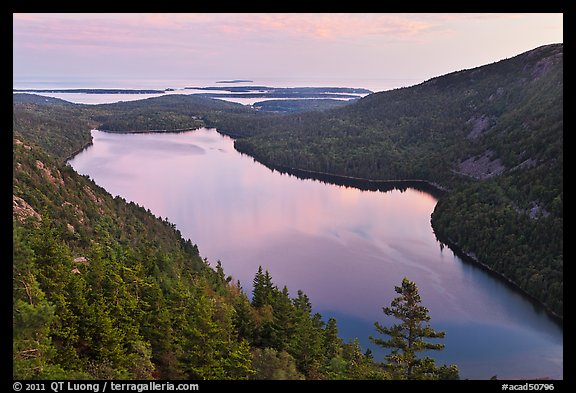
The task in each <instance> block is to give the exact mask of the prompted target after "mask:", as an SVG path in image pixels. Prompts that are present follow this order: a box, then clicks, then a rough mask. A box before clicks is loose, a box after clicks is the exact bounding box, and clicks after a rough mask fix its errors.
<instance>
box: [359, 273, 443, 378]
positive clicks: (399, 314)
mask: <svg viewBox="0 0 576 393" xmlns="http://www.w3.org/2000/svg"><path fill="white" fill-rule="evenodd" d="M395 290H396V292H397V293H398V294H400V296H399V297H396V298H394V300H392V303H391V304H390V307H384V308H383V310H384V314H386V315H389V316H393V317H395V318H397V319H399V320H401V321H402V323H400V324H398V325H393V326H392V327H390V328H388V327H385V326H382V325H380V324H379V323H378V322H375V323H374V325H375V327H376V331H377V332H378V333H380V334H385V335H387V336H390V339H388V340H384V339H380V338H374V337H372V336H370V339H371V340H372V341H373V342H374V343H375V344H377V345H380V346H382V347H384V348H390V349H391V350H392V352H391V353H390V354H389V355H388V356H386V359H387V360H388V361H389V364H388V366H389V367H390V368H391V369H392V371H393V373H394V374H396V376H397V377H399V378H401V379H431V378H432V379H436V378H438V369H437V368H436V366H435V365H434V360H433V359H431V358H429V357H425V358H418V356H417V353H418V352H422V351H427V350H436V351H438V350H442V349H444V344H439V343H432V342H428V341H425V339H428V338H431V339H436V338H444V336H445V333H444V332H436V331H435V330H434V329H432V327H430V324H429V321H430V316H429V315H428V309H427V308H426V307H424V306H422V305H421V299H420V294H419V293H418V287H417V286H416V284H415V283H414V282H412V281H410V280H408V279H407V278H406V277H404V279H403V280H402V286H400V287H395Z"/></svg>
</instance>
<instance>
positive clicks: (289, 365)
mask: <svg viewBox="0 0 576 393" xmlns="http://www.w3.org/2000/svg"><path fill="white" fill-rule="evenodd" d="M252 367H254V369H255V370H256V373H255V374H254V375H253V376H252V377H251V379H273V380H301V379H304V376H303V375H302V374H301V373H299V372H298V370H297V369H296V363H295V362H294V358H293V357H292V356H290V354H288V353H287V352H285V351H281V352H278V351H277V350H275V349H273V348H264V349H260V348H255V349H254V350H253V351H252Z"/></svg>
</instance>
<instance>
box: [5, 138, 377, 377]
mask: <svg viewBox="0 0 576 393" xmlns="http://www.w3.org/2000/svg"><path fill="white" fill-rule="evenodd" d="M20 137H21V138H22V139H21V140H19V142H20V143H16V142H15V143H14V183H13V184H14V187H13V192H14V198H15V200H18V201H19V202H18V203H19V205H18V208H15V209H14V221H13V222H14V224H13V225H14V231H13V244H14V253H13V282H14V285H13V328H14V341H13V349H14V358H13V366H14V374H13V376H14V378H22V379H51V378H56V379H155V378H163V379H248V378H252V379H255V378H256V379H260V378H262V379H266V378H284V379H302V378H307V379H327V378H338V379H350V378H356V377H358V378H365V377H366V378H368V377H370V378H380V377H382V378H384V377H386V376H387V375H386V374H385V373H383V372H382V371H381V369H380V367H379V366H378V365H376V364H374V363H373V362H372V359H370V358H368V357H366V356H364V355H363V354H362V352H361V350H360V348H359V346H358V347H357V349H356V351H355V352H354V353H355V354H354V356H352V355H350V356H348V355H347V349H346V345H345V344H343V343H342V341H341V339H340V338H339V337H338V328H337V323H336V320H334V319H329V320H328V323H324V322H323V320H322V317H321V316H320V314H317V313H316V314H315V313H313V308H312V304H311V302H310V299H309V298H308V296H307V295H306V294H305V293H304V292H302V291H298V294H297V296H296V297H295V298H291V297H290V295H289V292H288V289H287V288H286V287H284V288H283V289H282V290H280V289H278V287H277V286H276V285H274V283H273V281H272V277H271V275H270V273H269V272H268V271H264V272H263V271H262V269H261V268H260V269H259V270H258V272H257V273H256V275H255V278H254V288H253V299H252V303H251V302H250V301H249V300H248V297H247V295H246V294H245V293H244V291H243V290H242V288H241V287H240V285H239V284H238V285H236V284H232V279H231V277H227V276H226V275H225V273H224V269H223V267H222V264H221V263H220V262H219V261H218V262H217V263H216V267H215V268H211V267H210V266H209V263H208V261H206V260H202V259H201V258H200V256H199V254H198V249H197V247H196V246H195V245H193V244H192V243H191V241H190V240H184V239H182V238H181V235H180V232H179V231H178V230H177V229H176V228H175V226H174V225H173V224H171V223H169V222H168V221H167V220H161V219H159V218H157V217H154V216H152V215H151V214H150V212H149V211H146V210H145V209H143V208H142V207H140V206H138V205H136V204H134V203H126V201H124V200H123V199H122V198H119V197H116V198H112V197H111V196H110V195H109V194H108V193H107V192H106V191H105V190H104V189H102V188H100V187H98V186H97V185H96V184H95V183H94V182H93V181H91V180H90V179H88V178H87V177H85V176H80V175H78V174H76V173H75V172H74V171H73V170H72V169H71V168H70V167H68V166H64V165H63V164H61V163H60V162H59V160H57V159H56V158H55V157H53V156H51V155H49V154H47V153H46V152H45V151H43V149H42V148H40V147H39V146H37V145H36V144H34V143H32V142H30V141H28V140H27V139H25V138H23V137H22V136H20ZM18 198H19V199H18ZM15 206H16V205H15ZM348 352H349V351H348ZM352 363H353V364H352Z"/></svg>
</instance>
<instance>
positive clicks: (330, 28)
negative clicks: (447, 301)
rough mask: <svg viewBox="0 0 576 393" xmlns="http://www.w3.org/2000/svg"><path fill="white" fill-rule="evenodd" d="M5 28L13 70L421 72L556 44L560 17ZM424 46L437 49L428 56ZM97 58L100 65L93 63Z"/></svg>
mask: <svg viewBox="0 0 576 393" xmlns="http://www.w3.org/2000/svg"><path fill="white" fill-rule="evenodd" d="M13 33H14V34H13V37H14V38H13V54H14V69H15V74H17V73H23V74H38V73H41V71H42V69H45V70H46V72H48V71H49V70H55V69H59V70H61V72H64V70H66V69H67V68H68V67H71V68H74V69H81V68H83V67H84V68H85V69H86V72H87V73H90V74H93V73H105V72H111V71H112V69H111V68H112V67H114V72H117V73H122V72H128V71H126V70H130V71H129V72H132V69H133V66H131V65H130V64H131V63H138V64H139V69H140V70H142V71H144V70H145V69H146V64H147V63H154V68H153V69H152V68H151V69H150V73H152V72H158V71H159V70H160V69H162V64H161V63H162V61H164V63H165V64H166V66H165V70H166V72H170V73H175V72H177V73H180V74H185V73H189V72H191V71H193V72H194V73H196V74H198V73H202V74H206V73H211V74H214V73H217V74H219V75H224V74H226V75H229V74H231V73H238V74H246V73H247V72H252V73H259V74H263V73H265V74H267V75H285V74H286V73H291V74H299V75H303V74H306V73H309V74H319V73H320V74H324V73H325V72H329V73H330V74H333V75H338V74H345V73H347V74H353V73H355V74H356V75H360V76H366V75H369V74H370V75H372V76H373V77H376V76H378V75H377V74H384V75H386V76H388V77H394V76H398V75H399V74H402V73H407V72H410V73H412V74H414V77H422V76H436V75H437V73H438V72H444V71H445V72H449V71H452V70H454V69H459V68H462V67H466V66H471V65H474V64H475V65H481V64H482V63H484V62H490V61H495V60H498V59H499V58H501V56H502V55H503V54H504V56H511V55H514V54H518V53H520V52H522V51H525V50H528V49H532V48H533V47H535V46H538V45H542V44H546V43H552V42H561V41H562V15H561V14H541V15H538V14H380V13H368V14H362V13H353V14H339V13H308V14H307V13H302V14H300V13H288V14H280V13H257V14H248V13H238V14H226V13H208V14H203V13H199V14H13ZM494 37H497V38H498V39H495V38H494ZM487 40H489V41H487ZM474 46H478V47H482V48H483V51H474V49H473V48H474ZM487 48H489V49H487ZM433 53H436V54H441V56H437V58H435V59H433V60H434V61H433V62H430V60H431V57H432V54H433ZM103 58H107V59H109V62H108V63H105V62H103V61H102V59H103ZM422 58H426V59H427V60H428V63H427V64H423V63H422V60H421V59H422ZM96 59H98V60H99V65H100V67H101V68H100V69H98V70H92V69H91V67H90V64H91V62H94V61H95V60H96ZM401 62H403V63H402V64H403V65H401ZM417 63H420V64H418V67H420V69H421V70H422V71H416V70H415V69H416V64H417ZM423 66H427V67H428V69H427V70H423V69H422V67H423ZM124 67H127V68H126V69H124ZM123 70H124V71H123ZM417 74H418V75H417ZM435 74H436V75H435ZM402 76H405V75H402Z"/></svg>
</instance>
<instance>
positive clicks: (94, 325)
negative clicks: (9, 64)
mask: <svg viewBox="0 0 576 393" xmlns="http://www.w3.org/2000/svg"><path fill="white" fill-rule="evenodd" d="M309 109H310V110H302V108H298V109H297V110H295V111H293V112H289V113H276V112H267V111H264V110H258V109H255V108H251V107H247V106H244V105H240V104H234V103H230V102H226V101H221V100H217V99H210V98H205V97H199V96H187V95H165V96H162V97H158V98H151V99H145V100H139V101H130V102H119V103H115V104H101V105H81V104H72V103H69V102H66V101H63V100H59V99H53V98H47V97H42V96H38V95H33V94H23V93H18V94H14V95H13V197H12V198H13V276H12V279H13V329H14V335H13V377H14V378H15V379H406V378H409V379H454V378H457V367H456V366H454V365H450V366H445V365H444V366H439V367H437V366H436V365H435V364H434V362H433V361H431V360H426V359H420V360H418V359H417V358H416V354H415V353H410V352H407V351H402V350H401V349H402V348H405V346H404V347H403V345H404V344H403V343H401V342H398V341H396V342H394V337H393V335H391V338H390V340H384V339H382V338H376V339H375V342H376V343H379V344H382V345H384V346H386V345H389V346H388V347H389V348H390V346H393V345H397V347H396V349H397V350H398V351H397V352H392V355H391V357H389V358H388V359H374V358H373V357H372V356H371V354H370V353H369V351H368V352H366V351H364V350H363V349H362V348H361V347H360V345H359V342H358V340H352V341H348V342H345V341H343V340H342V339H341V338H340V337H339V336H338V327H337V321H336V320H335V319H333V318H330V316H322V315H319V314H318V313H315V312H314V309H313V305H312V301H313V299H309V298H308V297H307V295H306V294H305V293H303V292H302V291H299V290H297V289H296V290H295V289H290V290H289V289H288V288H286V287H284V288H278V287H277V286H276V285H275V284H274V282H273V280H272V274H271V273H270V272H268V271H266V270H265V269H260V270H258V271H257V272H254V274H255V276H254V281H253V283H251V284H252V287H251V288H243V287H242V286H241V285H240V283H239V282H236V281H234V279H233V278H232V277H229V276H227V275H226V274H225V271H224V267H223V266H222V264H221V263H220V262H219V261H208V260H205V259H203V258H202V257H201V250H198V247H197V246H196V245H195V244H194V243H193V242H192V241H193V239H192V240H190V239H184V238H183V237H182V234H181V233H180V231H179V230H178V229H177V228H176V227H175V226H174V224H172V223H170V222H169V221H167V220H166V219H162V218H161V217H155V216H154V215H153V214H152V213H151V212H150V211H149V210H147V209H146V208H145V207H142V206H139V205H137V204H134V203H132V202H127V201H126V200H124V199H123V198H121V197H112V196H111V195H110V194H109V193H108V192H107V191H106V190H104V189H103V188H101V187H99V186H97V185H96V184H95V183H94V182H93V181H92V180H91V179H89V178H88V177H86V176H81V175H79V174H77V173H76V172H75V171H74V170H73V169H72V168H71V167H70V166H69V165H67V164H66V160H67V159H68V158H70V157H71V156H73V155H74V154H76V153H77V152H79V151H81V150H82V149H83V148H84V147H86V146H87V145H89V144H90V143H91V137H90V130H91V129H93V128H98V129H101V130H106V131H109V132H142V131H174V130H189V129H194V128H198V127H215V128H217V129H218V131H219V132H221V133H224V134H227V135H230V136H231V137H233V138H235V147H236V149H237V150H239V151H240V152H242V153H245V154H249V155H251V156H252V157H254V158H255V159H257V160H258V161H260V162H262V163H264V164H265V165H267V166H269V167H272V168H276V169H280V170H283V171H287V172H294V173H296V172H298V171H306V173H307V174H308V175H309V176H311V177H315V176H317V177H318V178H321V177H322V176H325V175H330V176H333V177H334V178H338V177H341V178H342V179H345V178H355V179H357V180H365V181H394V180H418V181H422V182H425V183H426V184H428V185H430V186H432V187H434V188H436V189H437V190H438V191H439V192H441V197H440V199H439V202H438V204H437V206H436V208H435V210H434V212H433V214H432V217H431V222H432V226H433V229H434V231H435V233H436V235H437V237H438V239H439V240H440V241H441V242H443V243H444V244H447V245H449V246H450V247H451V248H453V249H454V250H455V251H457V252H459V253H460V254H461V255H463V256H465V257H467V258H469V259H470V260H473V261H474V262H476V263H479V264H481V265H482V266H484V267H485V268H486V269H489V270H491V271H493V272H495V274H498V275H500V276H502V277H503V278H504V279H505V280H507V281H509V282H510V283H512V284H513V285H515V286H517V287H518V288H519V289H520V290H522V291H524V292H525V293H526V294H528V295H529V296H531V297H532V298H534V299H536V300H537V301H539V302H540V303H542V304H543V305H545V306H546V307H547V309H548V310H549V311H550V312H551V313H553V314H554V315H556V316H557V317H558V318H560V319H561V318H562V317H563V45H562V44H556V45H547V46H543V47H539V48H536V49H534V50H532V51H529V52H526V53H524V54H521V55H518V56H516V57H513V58H510V59H505V60H502V61H499V62H496V63H493V64H489V65H485V66H481V67H478V68H474V69H470V70H462V71H458V72H454V73H451V74H448V75H444V76H440V77H437V78H433V79H431V80H429V81H426V82H424V83H422V84H420V85H416V86H413V87H407V88H401V89H396V90H391V91H385V92H380V93H374V94H370V95H368V96H366V97H364V98H362V99H359V100H354V101H353V102H351V103H348V104H346V105H340V104H339V105H337V106H333V105H329V106H324V105H322V106H321V108H315V107H311V108H309ZM316 109H318V110H316ZM320 109H321V110H320ZM272 273H273V272H272ZM405 281H406V282H403V283H402V286H400V287H397V292H398V294H399V295H400V298H399V299H398V301H397V302H396V304H400V303H402V302H403V300H402V296H404V295H406V296H408V294H412V295H413V297H414V298H415V299H416V300H417V301H415V302H412V303H411V304H412V305H414V306H415V307H417V306H418V303H419V297H418V296H417V295H418V294H417V288H416V287H415V284H414V283H411V282H410V281H409V280H405ZM291 291H292V292H291ZM294 291H295V292H294ZM412 295H411V296H412ZM388 301H389V300H388V299H382V302H383V303H387V302H388ZM395 301H396V300H395ZM424 303H425V301H424ZM415 310H419V315H420V320H419V321H417V322H415V323H417V324H419V323H424V324H426V323H428V320H429V316H428V315H427V314H426V310H425V309H423V308H417V309H415ZM388 311H389V312H390V314H389V315H400V314H394V312H395V311H397V310H396V309H395V305H394V304H392V305H391V306H390V307H389V308H388ZM376 328H377V332H379V333H383V334H388V333H393V332H394V331H395V330H394V329H396V331H397V330H399V329H402V328H403V327H402V326H401V325H398V327H397V328H394V327H392V328H387V327H384V326H380V325H378V324H377V325H376ZM423 329H424V330H425V328H423ZM428 332H429V333H430V334H431V335H432V336H431V337H442V332H435V331H434V330H432V329H431V328H430V330H428ZM448 334H449V333H448ZM414 340H417V338H414ZM414 342H416V341H414ZM421 345H424V347H426V345H425V344H421ZM429 349H433V350H434V349H441V347H437V348H429ZM394 355H398V356H396V357H394ZM418 370H419V371H418ZM416 371H418V372H416Z"/></svg>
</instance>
